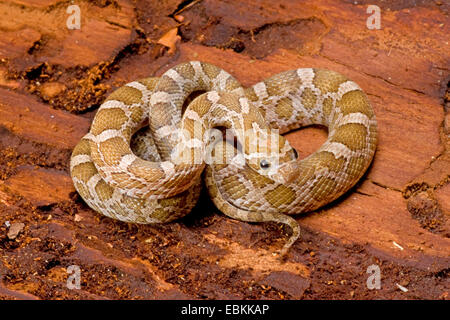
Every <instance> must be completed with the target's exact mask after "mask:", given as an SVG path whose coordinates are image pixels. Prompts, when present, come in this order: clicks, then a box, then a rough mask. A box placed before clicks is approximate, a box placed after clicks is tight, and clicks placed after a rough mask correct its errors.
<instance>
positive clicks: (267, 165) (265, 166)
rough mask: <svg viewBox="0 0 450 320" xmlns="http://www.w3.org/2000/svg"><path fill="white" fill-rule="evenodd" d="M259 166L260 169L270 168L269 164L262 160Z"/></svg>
mask: <svg viewBox="0 0 450 320" xmlns="http://www.w3.org/2000/svg"><path fill="white" fill-rule="evenodd" d="M259 166H260V167H261V169H269V168H270V162H269V161H267V160H266V159H263V160H261V161H260V162H259Z"/></svg>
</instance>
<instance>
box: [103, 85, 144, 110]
mask: <svg viewBox="0 0 450 320" xmlns="http://www.w3.org/2000/svg"><path fill="white" fill-rule="evenodd" d="M109 100H117V101H121V102H123V103H125V104H127V105H131V104H133V103H141V102H142V92H141V91H140V90H138V89H136V88H133V87H128V86H123V87H120V88H119V89H117V90H116V91H114V92H113V93H111V94H110V95H109V96H108V98H106V100H105V101H109Z"/></svg>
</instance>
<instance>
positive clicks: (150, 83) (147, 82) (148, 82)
mask: <svg viewBox="0 0 450 320" xmlns="http://www.w3.org/2000/svg"><path fill="white" fill-rule="evenodd" d="M158 81H159V78H157V77H150V78H144V79H140V80H138V81H137V82H139V83H140V84H142V85H144V86H146V87H147V89H148V90H150V91H153V89H155V86H156V84H157V83H158Z"/></svg>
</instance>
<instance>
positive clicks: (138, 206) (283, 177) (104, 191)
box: [70, 62, 377, 254]
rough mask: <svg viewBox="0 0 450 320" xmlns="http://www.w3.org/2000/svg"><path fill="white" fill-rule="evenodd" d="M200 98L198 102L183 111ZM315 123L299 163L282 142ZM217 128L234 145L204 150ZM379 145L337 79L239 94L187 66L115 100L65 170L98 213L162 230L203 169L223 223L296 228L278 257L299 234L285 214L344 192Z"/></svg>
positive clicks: (360, 102) (324, 74)
mask: <svg viewBox="0 0 450 320" xmlns="http://www.w3.org/2000/svg"><path fill="white" fill-rule="evenodd" d="M196 91H201V92H205V93H204V94H201V95H200V96H198V97H197V98H195V99H194V100H193V101H192V102H191V103H190V104H189V105H188V106H187V108H186V110H185V111H184V113H183V112H182V108H183V104H184V103H185V101H186V99H187V98H188V96H190V95H191V94H192V93H193V92H196ZM147 123H148V126H146V124H147ZM311 124H319V125H325V126H326V127H327V128H328V139H327V140H326V142H325V143H324V144H323V145H322V146H321V147H320V148H319V149H318V150H317V151H316V152H314V153H313V154H311V155H310V156H308V157H307V158H305V159H302V160H299V159H297V157H296V153H295V150H293V149H292V147H290V145H289V143H288V142H287V141H286V140H285V139H284V138H283V137H282V136H281V135H280V134H284V133H287V132H289V131H291V130H295V129H297V128H300V127H304V126H307V125H311ZM213 128H221V129H224V128H225V129H228V130H231V131H232V132H233V135H234V136H235V137H236V138H237V145H236V143H234V142H233V141H229V140H228V141H222V140H220V139H216V142H215V143H213V142H211V140H210V139H209V138H210V136H209V135H207V134H206V132H207V131H208V130H210V129H213ZM216 138H217V135H216ZM219 138H221V136H220V137H219ZM217 141H219V142H217ZM376 142H377V123H376V120H375V115H374V112H373V110H372V108H371V106H370V104H369V101H368V99H367V97H366V95H365V94H364V93H363V91H362V90H361V89H360V88H359V86H358V85H357V84H356V83H354V82H352V81H349V80H348V79H346V78H345V77H344V76H342V75H341V74H339V73H336V72H333V71H329V70H323V69H309V68H308V69H297V70H292V71H287V72H283V73H280V74H277V75H275V76H273V77H271V78H269V79H267V80H265V81H262V82H259V83H257V84H255V85H254V86H252V87H250V88H246V89H244V88H243V87H242V86H241V85H240V84H239V82H238V81H237V80H236V79H234V78H233V77H232V76H231V75H230V74H228V73H227V72H225V71H224V70H222V69H220V68H217V67H215V66H213V65H210V64H206V63H201V62H189V63H183V64H180V65H178V66H176V67H174V68H172V69H170V70H168V71H167V72H165V73H164V74H163V75H162V76H161V77H160V78H147V79H143V80H139V81H135V82H131V83H128V84H126V85H125V86H123V87H121V88H119V89H118V90H116V91H115V92H113V93H112V94H111V95H110V96H109V97H108V98H107V100H106V101H105V102H104V103H103V104H102V106H101V107H100V108H99V110H98V112H97V114H96V116H95V118H94V121H93V124H92V126H91V129H90V132H89V133H88V134H87V135H86V136H85V137H83V138H82V139H81V141H80V143H79V144H78V145H77V146H76V147H75V149H74V151H73V154H72V157H71V166H70V168H71V175H72V179H73V181H74V185H75V188H76V189H77V191H78V192H79V194H80V195H81V196H82V198H83V199H84V200H85V201H86V203H87V204H88V205H89V206H90V207H91V208H93V209H94V210H96V211H98V212H101V213H102V214H104V215H106V216H109V217H111V218H115V219H119V220H122V221H126V222H135V223H164V222H169V221H172V220H174V219H176V218H179V217H182V216H184V215H186V214H187V213H189V212H190V211H191V209H192V208H193V207H194V205H195V203H196V201H197V199H198V196H199V193H200V190H201V174H202V172H204V171H205V170H204V169H205V166H206V171H205V181H206V186H207V188H208V191H209V194H210V196H211V198H212V200H213V202H214V203H215V205H216V206H217V207H218V208H219V209H220V210H221V211H222V212H223V213H225V214H226V215H228V216H230V217H232V218H235V219H239V220H243V221H252V222H263V221H275V222H279V223H284V224H287V225H289V226H290V227H291V228H292V230H293V233H292V236H291V237H290V239H289V240H288V241H287V243H286V244H285V246H284V247H283V249H282V253H283V254H284V253H286V252H287V250H288V249H289V247H290V246H291V245H292V244H293V243H294V242H295V241H296V239H297V238H298V237H299V234H300V229H299V226H298V224H297V222H296V221H295V220H294V219H293V218H291V217H290V216H288V215H292V214H298V213H302V212H308V211H312V210H315V209H317V208H319V207H321V206H323V205H325V204H327V203H329V202H331V201H333V200H335V199H336V198H338V197H339V196H340V195H342V194H343V193H345V192H346V191H348V190H349V189H350V188H351V187H352V186H353V185H354V184H355V183H356V182H357V181H358V180H359V179H360V178H361V176H362V175H363V174H364V172H365V171H366V169H367V168H368V166H369V165H370V162H371V161H372V158H373V155H374V153H375V149H376ZM207 150H209V151H211V152H210V153H211V155H213V161H212V162H211V163H208V165H206V162H205V154H207V153H208V152H207ZM180 159H183V161H179V160H180ZM199 159H200V160H199ZM222 160H223V161H222Z"/></svg>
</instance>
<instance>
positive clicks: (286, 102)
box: [275, 97, 294, 120]
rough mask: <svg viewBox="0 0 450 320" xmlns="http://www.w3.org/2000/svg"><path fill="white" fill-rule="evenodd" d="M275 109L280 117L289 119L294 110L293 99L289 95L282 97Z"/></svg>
mask: <svg viewBox="0 0 450 320" xmlns="http://www.w3.org/2000/svg"><path fill="white" fill-rule="evenodd" d="M275 110H276V112H277V114H278V116H279V117H281V118H284V119H286V120H289V119H290V118H291V117H292V114H293V112H294V107H293V106H292V100H291V99H290V98H287V97H285V98H282V99H280V100H279V101H278V103H277V105H276V106H275Z"/></svg>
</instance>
